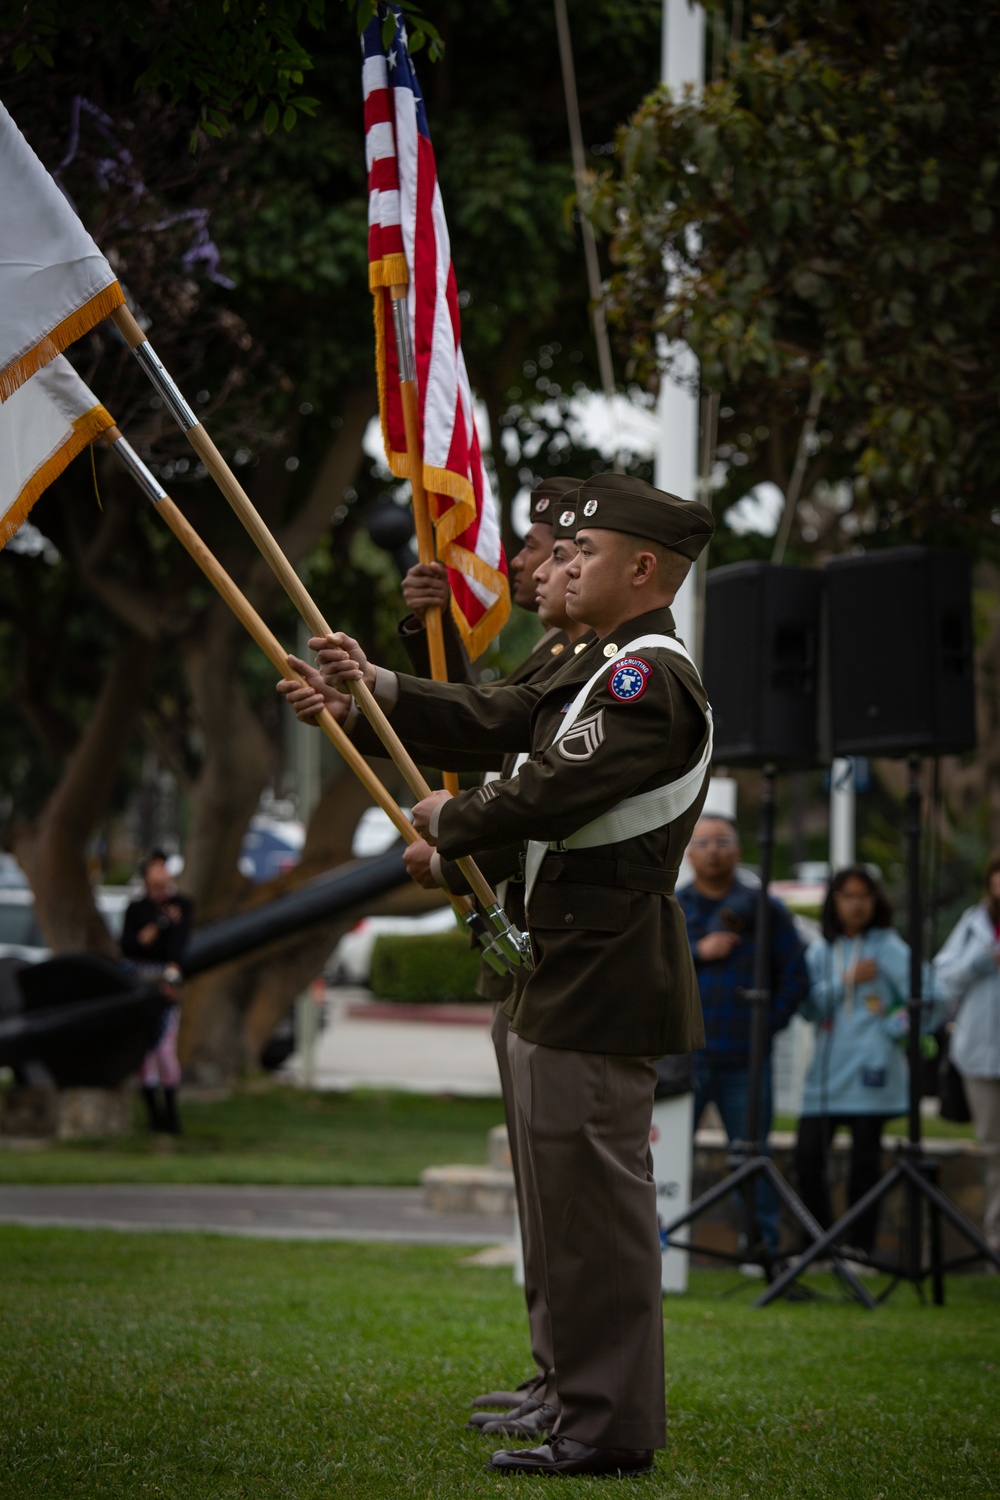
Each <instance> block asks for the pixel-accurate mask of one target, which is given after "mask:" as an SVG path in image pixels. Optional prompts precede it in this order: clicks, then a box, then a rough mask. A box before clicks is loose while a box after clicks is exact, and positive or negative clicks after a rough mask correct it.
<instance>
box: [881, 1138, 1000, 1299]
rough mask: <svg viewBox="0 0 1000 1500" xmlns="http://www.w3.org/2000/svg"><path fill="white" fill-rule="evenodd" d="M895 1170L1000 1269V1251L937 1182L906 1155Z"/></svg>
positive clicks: (984, 1257)
mask: <svg viewBox="0 0 1000 1500" xmlns="http://www.w3.org/2000/svg"><path fill="white" fill-rule="evenodd" d="M893 1170H894V1171H896V1172H899V1173H901V1174H905V1175H906V1176H907V1177H908V1178H911V1179H912V1180H913V1181H914V1182H915V1184H916V1186H917V1188H918V1189H919V1191H920V1192H921V1193H923V1194H924V1196H925V1197H926V1198H928V1199H929V1200H930V1202H931V1203H933V1204H934V1206H935V1207H936V1208H937V1209H939V1210H940V1212H941V1213H942V1214H943V1215H944V1217H945V1218H946V1219H947V1220H948V1222H949V1223H950V1224H951V1225H952V1226H953V1227H954V1228H955V1229H957V1230H958V1232H959V1234H960V1235H962V1236H963V1237H964V1238H965V1239H966V1240H968V1242H969V1244H970V1245H972V1246H974V1248H975V1249H976V1250H978V1251H979V1254H980V1255H981V1256H982V1258H983V1260H988V1261H989V1262H990V1264H991V1265H994V1266H996V1268H997V1270H998V1271H1000V1251H997V1250H994V1249H993V1247H992V1245H990V1244H989V1243H988V1242H987V1241H986V1239H985V1238H984V1237H983V1235H982V1234H981V1233H980V1232H979V1230H978V1229H977V1228H976V1226H975V1224H973V1222H972V1220H971V1219H967V1218H966V1216H965V1214H963V1213H962V1210H961V1209H960V1208H956V1207H955V1205H954V1203H952V1201H951V1199H950V1198H947V1197H946V1196H945V1194H944V1193H943V1192H942V1191H941V1189H940V1188H939V1187H938V1186H937V1185H936V1183H933V1182H928V1181H927V1178H926V1177H925V1176H924V1174H923V1173H922V1172H921V1171H920V1169H919V1168H918V1167H915V1166H914V1165H913V1163H912V1162H911V1161H908V1160H907V1158H906V1157H905V1156H904V1157H901V1158H900V1160H899V1162H898V1163H897V1165H896V1167H894V1169H893Z"/></svg>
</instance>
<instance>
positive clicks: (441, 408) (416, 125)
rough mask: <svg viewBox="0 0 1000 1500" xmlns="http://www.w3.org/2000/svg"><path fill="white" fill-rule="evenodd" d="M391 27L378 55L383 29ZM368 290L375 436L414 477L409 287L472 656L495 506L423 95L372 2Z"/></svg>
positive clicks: (454, 576) (492, 550) (440, 543)
mask: <svg viewBox="0 0 1000 1500" xmlns="http://www.w3.org/2000/svg"><path fill="white" fill-rule="evenodd" d="M390 17H391V18H392V20H393V21H394V28H393V35H392V38H391V40H390V42H389V45H388V46H386V45H384V43H383V40H382V29H383V22H385V21H386V20H388V19H389V18H390ZM362 53H363V57H364V62H363V66H362V82H363V87H364V100H365V150H366V157H367V163H368V261H369V269H368V276H369V285H370V287H371V290H372V292H373V293H374V297H375V347H376V362H377V365H378V387H379V410H380V412H381V416H382V435H383V438H384V440H385V448H386V453H387V455H388V459H389V466H390V468H391V469H392V472H393V473H394V474H396V475H397V476H398V477H399V478H408V477H409V475H410V455H409V454H408V453H407V447H406V431H405V427H404V423H403V408H402V402H401V399H400V393H399V360H398V358H397V353H396V342H395V335H394V331H393V319H392V299H391V297H390V295H389V288H390V287H393V286H403V285H406V286H407V297H406V304H405V305H406V313H407V318H408V320H409V325H410V336H411V339H412V344H413V353H414V366H415V378H416V385H417V398H418V411H419V425H420V434H421V438H422V451H423V478H424V487H425V489H426V491H427V502H428V507H429V509H430V514H431V519H432V520H433V522H434V527H435V531H436V535H437V551H438V556H439V558H440V559H441V561H442V562H443V563H445V565H446V566H447V568H448V576H449V582H450V584H451V597H452V614H453V616H454V619H455V623H456V624H457V626H458V628H459V630H460V632H461V634H462V638H463V640H464V641H465V644H466V647H467V649H468V651H469V654H470V655H471V656H473V657H476V656H478V655H479V654H480V652H482V651H483V650H484V648H485V647H486V646H487V645H488V643H489V642H490V641H491V640H492V639H493V637H494V636H495V635H496V634H497V632H498V631H499V630H500V628H501V626H502V625H503V623H504V621H505V620H506V619H507V616H508V615H509V613H510V593H509V590H508V586H507V562H506V559H505V557H504V553H503V546H502V544H501V541H500V526H499V518H498V514H497V506H496V501H495V499H494V497H493V492H492V488H491V485H490V481H489V476H488V474H487V472H486V469H485V467H484V465H483V456H482V452H481V449H480V446H479V437H478V435H477V433H476V424H475V420H474V417H473V411H472V392H471V390H470V388H469V377H468V373H467V371H466V368H465V360H464V358H463V355H462V344H461V320H460V315H459V310H458V288H457V285H456V282H455V271H454V267H453V266H452V263H451V245H450V241H449V238H448V225H447V223H446V222H445V217H444V205H443V204H442V201H441V190H440V188H439V186H438V180H437V166H436V164H435V161H434V147H433V146H432V144H431V137H430V131H429V129H428V125H427V113H426V110H425V109H424V101H423V96H422V95H421V92H420V87H419V84H418V83H417V75H416V73H415V72H414V69H413V63H412V61H411V59H410V54H409V52H408V50H407V46H406V28H405V26H404V24H403V18H402V15H401V14H400V11H399V7H398V6H396V5H388V6H385V5H380V7H379V18H378V19H376V20H374V21H372V22H371V24H370V25H369V26H368V27H367V28H366V30H365V32H364V36H363V39H362Z"/></svg>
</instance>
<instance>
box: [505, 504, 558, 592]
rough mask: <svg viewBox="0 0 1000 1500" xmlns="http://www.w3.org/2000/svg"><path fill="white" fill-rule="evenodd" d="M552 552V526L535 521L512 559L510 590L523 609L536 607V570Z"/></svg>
mask: <svg viewBox="0 0 1000 1500" xmlns="http://www.w3.org/2000/svg"><path fill="white" fill-rule="evenodd" d="M551 553H552V527H551V526H546V525H544V524H543V523H542V522H541V521H533V522H532V523H531V525H530V526H529V528H528V531H527V534H526V536H525V538H524V541H523V543H522V545H521V550H520V552H517V553H515V554H514V556H513V557H512V558H511V560H510V585H511V587H510V591H511V594H512V596H513V599H514V603H515V604H519V605H520V606H521V608H522V609H536V608H537V605H536V603H535V572H536V570H537V569H538V568H539V567H541V565H542V563H543V562H544V561H545V560H546V558H547V557H549V556H551Z"/></svg>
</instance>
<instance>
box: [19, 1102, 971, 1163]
mask: <svg viewBox="0 0 1000 1500" xmlns="http://www.w3.org/2000/svg"><path fill="white" fill-rule="evenodd" d="M182 1114H183V1118H184V1135H183V1136H182V1137H181V1139H180V1140H179V1141H177V1142H176V1143H174V1144H173V1145H172V1147H171V1149H170V1150H169V1152H168V1153H167V1154H163V1153H162V1151H161V1150H160V1149H159V1148H158V1145H157V1143H156V1142H154V1140H153V1139H152V1137H150V1135H149V1134H148V1133H147V1132H146V1130H145V1129H144V1126H143V1118H144V1117H143V1115H142V1111H141V1110H140V1109H139V1107H138V1105H137V1107H136V1132H135V1135H134V1136H132V1137H131V1138H129V1139H127V1140H122V1141H103V1142H94V1141H79V1142H72V1143H58V1142H54V1143H51V1144H49V1143H46V1144H44V1145H40V1146H38V1147H37V1148H33V1149H31V1150H27V1151H25V1150H0V1183H3V1182H41V1183H52V1182H174V1183H195V1182H242V1183H277V1184H280V1185H294V1184H296V1183H301V1184H307V1185H308V1184H312V1185H323V1184H330V1185H337V1186H344V1185H348V1186H350V1185H354V1184H356V1185H367V1186H372V1187H381V1186H407V1185H413V1184H416V1183H418V1182H419V1181H420V1173H421V1172H422V1171H423V1169H424V1168H425V1167H428V1166H441V1165H444V1164H445V1163H448V1162H484V1161H485V1160H486V1149H487V1147H486V1137H487V1133H488V1132H489V1130H490V1128H491V1127H492V1126H493V1125H499V1124H501V1123H502V1122H503V1109H502V1106H501V1103H500V1100H499V1099H461V1098H434V1097H431V1096H429V1095H426V1094H400V1093H391V1092H385V1093H380V1092H376V1091H369V1090H358V1091H356V1092H355V1093H350V1094H321V1093H309V1092H307V1091H305V1090H302V1089H294V1088H289V1087H286V1086H284V1085H281V1084H274V1083H271V1082H270V1081H266V1080H265V1081H258V1082H257V1083H251V1084H248V1085H246V1086H244V1087H243V1088H240V1089H236V1090H234V1092H233V1093H232V1094H231V1096H230V1097H229V1098H228V1099H223V1100H216V1101H213V1102H207V1101H202V1100H197V1099H188V1100H186V1101H185V1102H184V1104H183V1107H182ZM925 1127H926V1134H927V1135H928V1136H964V1137H966V1138H971V1127H970V1126H968V1125H948V1124H946V1123H945V1122H944V1121H941V1120H927V1121H925ZM887 1128H888V1130H889V1131H890V1132H894V1133H898V1134H905V1129H906V1122H905V1120H899V1121H893V1122H891V1123H890V1124H889V1126H888V1127H887ZM775 1129H777V1130H794V1129H795V1121H794V1120H791V1119H785V1118H778V1119H776V1120H775ZM161 1144H162V1142H161Z"/></svg>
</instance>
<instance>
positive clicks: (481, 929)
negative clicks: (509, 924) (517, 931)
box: [462, 907, 517, 974]
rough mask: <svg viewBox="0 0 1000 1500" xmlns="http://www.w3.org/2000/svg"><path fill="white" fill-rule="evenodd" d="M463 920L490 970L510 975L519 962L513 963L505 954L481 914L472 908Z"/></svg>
mask: <svg viewBox="0 0 1000 1500" xmlns="http://www.w3.org/2000/svg"><path fill="white" fill-rule="evenodd" d="M462 920H463V921H464V923H465V925H466V927H467V928H468V929H469V931H470V932H471V933H472V936H473V937H474V938H475V940H476V942H477V943H478V945H479V947H480V948H481V949H482V954H483V958H484V959H485V960H486V962H487V963H488V964H489V966H490V968H491V969H495V970H496V972H497V973H498V974H509V973H510V971H511V969H512V968H513V967H514V963H516V962H517V960H514V962H512V961H511V959H510V958H509V957H508V955H507V954H506V953H505V952H503V950H502V949H501V948H500V946H499V944H498V943H497V941H496V936H495V934H494V933H492V932H491V931H490V929H489V927H488V926H487V925H486V923H485V922H484V921H483V919H482V917H481V916H480V914H479V912H478V911H476V910H475V908H474V907H470V908H469V910H468V911H467V912H466V914H465V916H464V917H463V918H462Z"/></svg>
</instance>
